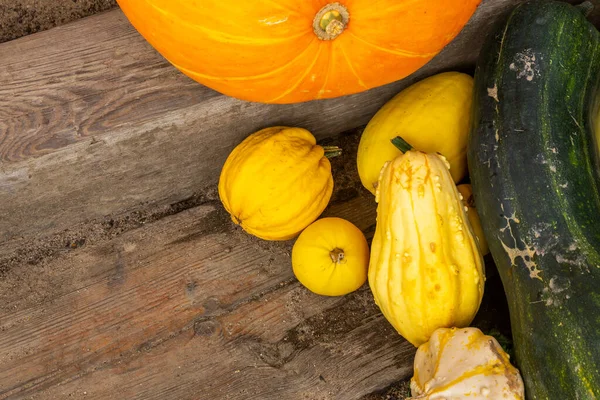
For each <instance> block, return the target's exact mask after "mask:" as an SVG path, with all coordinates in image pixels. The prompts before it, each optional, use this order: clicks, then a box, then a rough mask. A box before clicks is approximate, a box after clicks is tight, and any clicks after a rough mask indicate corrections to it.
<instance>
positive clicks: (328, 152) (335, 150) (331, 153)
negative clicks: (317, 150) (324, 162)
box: [323, 146, 342, 158]
mask: <svg viewBox="0 0 600 400" xmlns="http://www.w3.org/2000/svg"><path fill="white" fill-rule="evenodd" d="M323 150H325V157H327V158H333V157H337V156H340V155H342V148H341V147H337V146H323Z"/></svg>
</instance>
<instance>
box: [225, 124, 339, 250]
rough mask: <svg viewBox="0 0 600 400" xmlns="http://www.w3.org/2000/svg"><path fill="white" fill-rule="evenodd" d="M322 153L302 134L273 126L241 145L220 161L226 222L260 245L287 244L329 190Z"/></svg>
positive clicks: (321, 206)
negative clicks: (228, 217) (258, 240)
mask: <svg viewBox="0 0 600 400" xmlns="http://www.w3.org/2000/svg"><path fill="white" fill-rule="evenodd" d="M326 150H328V151H329V150H331V151H332V152H333V153H337V154H339V149H338V148H323V147H321V146H319V145H317V144H316V140H315V137H314V136H313V135H312V134H311V133H310V132H309V131H308V130H306V129H303V128H293V127H283V126H275V127H270V128H265V129H262V130H260V131H258V132H255V133H253V134H252V135H250V136H249V137H247V138H246V139H245V140H244V141H242V143H240V144H239V145H238V146H237V147H236V148H235V149H233V151H232V152H231V154H229V157H228V158H227V160H226V161H225V165H224V166H223V169H222V171H221V176H220V179H219V197H220V199H221V202H222V203H223V206H224V207H225V209H226V210H227V212H229V214H231V219H232V220H233V222H235V223H236V224H239V225H240V226H241V227H242V228H243V229H244V230H245V231H246V232H248V233H250V234H252V235H255V236H257V237H259V238H261V239H265V240H288V239H291V238H293V237H295V236H297V235H298V234H299V233H300V232H301V231H302V230H303V229H304V228H305V227H307V226H308V225H309V224H310V223H312V222H313V221H314V220H315V219H317V218H318V216H319V215H320V214H321V212H323V210H324V209H325V207H326V206H327V204H328V202H329V199H330V198H331V193H332V191H333V177H332V175H331V164H330V163H329V160H328V159H327V157H326V154H325V152H326Z"/></svg>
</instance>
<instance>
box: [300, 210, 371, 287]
mask: <svg viewBox="0 0 600 400" xmlns="http://www.w3.org/2000/svg"><path fill="white" fill-rule="evenodd" d="M368 266H369V245H368V244H367V240H366V239H365V236H364V235H363V233H362V231H361V230H360V229H358V228H357V227H356V226H355V225H354V224H352V223H351V222H349V221H346V220H345V219H342V218H335V217H330V218H322V219H319V220H317V221H315V222H314V223H312V224H311V225H310V226H309V227H308V228H306V229H305V230H304V231H303V232H302V233H301V234H300V236H299V237H298V240H296V243H295V244H294V247H293V249H292V268H293V270H294V275H296V278H297V279H298V281H300V283H301V284H302V285H304V286H305V287H306V288H308V289H309V290H310V291H312V292H314V293H316V294H320V295H324V296H342V295H345V294H348V293H350V292H353V291H355V290H357V289H358V288H360V287H361V286H362V285H363V284H364V283H365V282H366V280H367V268H368Z"/></svg>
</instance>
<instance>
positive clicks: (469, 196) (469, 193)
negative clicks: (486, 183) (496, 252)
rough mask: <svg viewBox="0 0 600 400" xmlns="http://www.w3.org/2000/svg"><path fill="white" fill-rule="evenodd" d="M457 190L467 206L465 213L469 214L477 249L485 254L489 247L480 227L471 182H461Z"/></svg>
mask: <svg viewBox="0 0 600 400" xmlns="http://www.w3.org/2000/svg"><path fill="white" fill-rule="evenodd" d="M457 189H458V191H459V192H460V194H461V195H462V196H463V201H464V203H465V206H466V207H467V215H468V216H469V222H470V223H471V228H473V231H474V232H475V237H476V238H477V244H478V245H479V250H480V251H481V254H482V255H484V256H485V255H487V254H488V253H489V252H490V248H489V246H488V242H487V240H486V238H485V235H484V234H483V228H482V227H481V220H480V219H479V214H478V213H477V209H476V208H475V201H474V200H473V189H472V187H471V184H469V183H463V184H461V185H458V186H457Z"/></svg>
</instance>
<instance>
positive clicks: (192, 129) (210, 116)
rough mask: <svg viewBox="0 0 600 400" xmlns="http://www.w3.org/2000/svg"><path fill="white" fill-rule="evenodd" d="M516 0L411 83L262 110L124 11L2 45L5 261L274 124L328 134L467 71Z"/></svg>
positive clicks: (0, 186) (488, 8)
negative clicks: (168, 57)
mask: <svg viewBox="0 0 600 400" xmlns="http://www.w3.org/2000/svg"><path fill="white" fill-rule="evenodd" d="M519 2H520V0H484V1H483V2H482V4H481V6H480V7H479V9H478V10H477V12H476V14H475V15H474V16H473V18H472V19H471V21H470V22H469V24H468V25H467V26H466V27H465V29H464V30H463V32H462V33H461V34H460V35H459V36H458V37H457V38H456V39H455V40H454V41H453V42H452V43H451V44H450V45H449V46H448V47H447V48H446V49H445V50H444V51H443V52H442V53H441V54H440V55H439V56H438V57H436V58H435V59H434V60H433V61H431V62H430V63H429V64H427V65H426V66H425V67H423V68H422V69H421V70H420V71H418V72H417V73H416V74H414V75H413V76H411V77H410V78H408V79H405V80H402V81H399V82H396V83H393V84H390V85H387V86H384V87H380V88H376V89H373V90H370V91H367V92H364V93H360V94H357V95H353V96H347V97H343V98H338V99H330V100H321V101H313V102H308V103H302V104H292V105H265V104H257V103H249V102H242V101H238V100H235V99H232V98H229V97H226V96H222V95H220V94H217V93H216V92H214V91H212V90H209V89H207V88H205V87H203V86H201V85H199V84H197V83H195V82H193V81H192V80H190V79H188V78H187V77H185V76H184V75H183V74H181V73H179V72H178V71H177V70H176V69H175V68H173V67H172V66H170V65H169V64H168V63H167V62H166V61H165V60H164V59H163V58H162V57H161V56H160V55H158V53H157V52H156V51H154V50H153V49H152V48H151V47H150V46H149V45H148V43H146V42H145V41H144V40H143V38H142V37H141V36H140V35H139V34H137V33H136V32H135V30H134V29H133V28H132V27H131V26H130V24H129V23H128V21H127V20H126V18H125V17H124V15H123V14H122V13H121V11H120V10H114V11H109V12H106V13H103V14H99V15H96V16H92V17H89V18H85V19H82V20H80V21H77V22H74V23H71V24H67V25H64V26H61V27H58V28H55V29H51V30H49V31H46V32H41V33H38V34H33V35H30V36H27V37H24V38H21V39H17V40H14V41H11V42H7V43H3V44H1V45H0V255H1V253H5V254H6V253H7V252H10V251H14V250H15V249H17V248H23V247H27V246H28V245H29V240H30V239H31V238H36V237H40V236H43V235H48V234H52V233H56V232H60V231H62V230H64V229H67V228H69V227H71V226H73V225H75V224H79V223H82V222H85V221H89V220H92V219H96V218H102V217H104V216H106V215H109V214H112V213H120V212H130V211H132V210H140V209H144V208H145V207H146V206H147V205H166V204H171V203H174V202H179V201H182V200H184V199H187V198H190V197H193V196H194V195H197V194H198V193H201V192H202V191H203V190H205V188H207V187H210V186H211V185H214V183H215V182H216V179H217V177H218V173H219V171H220V168H221V166H222V164H223V162H224V161H225V158H226V157H227V154H229V152H230V151H231V149H232V148H233V147H234V146H235V145H236V144H238V143H239V142H240V141H241V140H242V139H243V138H244V137H246V136H247V135H248V134H250V133H252V132H253V131H255V130H257V129H260V128H263V127H266V126H270V125H278V124H284V125H295V126H302V127H305V128H308V129H309V130H311V131H312V132H314V134H315V135H316V136H317V138H319V139H322V138H325V137H330V136H332V135H335V134H338V133H339V132H342V131H345V130H348V129H353V128H355V127H358V126H361V125H364V124H366V123H367V122H368V120H369V119H370V118H371V117H372V116H373V115H374V114H375V112H376V111H377V110H378V109H379V108H380V107H381V106H382V105H383V104H384V103H385V102H386V101H387V100H389V99H390V98H391V97H392V96H393V95H395V94H396V93H398V92H399V91H400V90H401V89H402V88H404V87H406V86H408V85H409V84H411V83H413V82H415V81H416V80H418V79H422V78H424V77H426V76H428V75H432V74H434V73H437V72H441V71H444V70H461V69H465V68H467V69H472V66H473V64H474V62H475V59H476V57H477V55H478V50H479V48H480V47H481V43H482V41H483V38H484V36H485V33H486V32H487V31H488V30H489V27H490V26H491V24H493V22H494V21H495V20H496V19H497V18H498V16H499V15H500V14H503V13H504V12H505V11H507V10H508V9H509V8H510V7H512V6H514V5H515V4H517V3H519Z"/></svg>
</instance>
